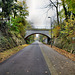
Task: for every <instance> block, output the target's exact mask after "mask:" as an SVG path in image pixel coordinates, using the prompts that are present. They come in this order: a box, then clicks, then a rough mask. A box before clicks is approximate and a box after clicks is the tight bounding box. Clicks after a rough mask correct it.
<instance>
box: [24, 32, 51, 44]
mask: <svg viewBox="0 0 75 75" xmlns="http://www.w3.org/2000/svg"><path fill="white" fill-rule="evenodd" d="M36 34H39V35H43V36H45V37H47V38H45V39H44V40H43V41H45V43H47V44H50V40H51V38H50V37H49V36H48V35H46V34H44V33H32V34H29V35H28V36H26V37H25V38H24V39H25V41H26V43H27V40H28V37H30V36H32V35H36Z"/></svg>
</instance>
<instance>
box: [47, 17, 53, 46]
mask: <svg viewBox="0 0 75 75" xmlns="http://www.w3.org/2000/svg"><path fill="white" fill-rule="evenodd" d="M48 18H50V22H51V47H52V18H51V17H48Z"/></svg>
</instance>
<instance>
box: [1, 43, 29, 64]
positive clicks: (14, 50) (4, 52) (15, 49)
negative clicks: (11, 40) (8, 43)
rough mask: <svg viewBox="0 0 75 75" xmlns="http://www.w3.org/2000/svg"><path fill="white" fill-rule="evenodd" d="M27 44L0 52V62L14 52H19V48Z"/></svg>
mask: <svg viewBox="0 0 75 75" xmlns="http://www.w3.org/2000/svg"><path fill="white" fill-rule="evenodd" d="M27 46H28V44H24V45H20V46H17V47H14V48H12V49H8V50H6V51H3V52H0V63H2V62H3V61H5V60H6V59H8V58H9V57H11V56H12V55H14V54H16V53H17V52H19V51H20V50H22V49H23V48H25V47H27Z"/></svg>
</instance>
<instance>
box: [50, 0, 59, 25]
mask: <svg viewBox="0 0 75 75" xmlns="http://www.w3.org/2000/svg"><path fill="white" fill-rule="evenodd" d="M49 1H50V4H49V6H54V7H55V8H56V13H57V23H58V25H59V13H58V4H59V2H58V0H56V2H53V1H52V0H49Z"/></svg>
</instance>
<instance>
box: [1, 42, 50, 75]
mask: <svg viewBox="0 0 75 75" xmlns="http://www.w3.org/2000/svg"><path fill="white" fill-rule="evenodd" d="M0 75H50V71H49V69H48V66H47V64H46V62H45V59H44V57H43V55H42V52H41V49H40V47H39V44H38V43H33V44H31V45H29V46H28V47H26V48H24V49H23V50H21V51H20V52H18V53H17V54H16V55H14V56H12V57H10V58H9V59H8V60H6V61H5V62H3V63H1V64H0Z"/></svg>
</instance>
